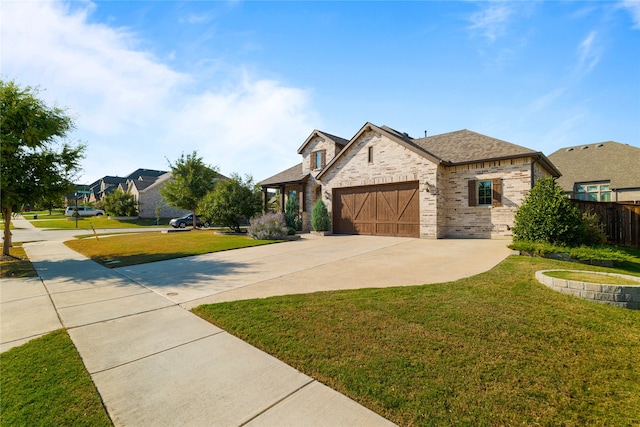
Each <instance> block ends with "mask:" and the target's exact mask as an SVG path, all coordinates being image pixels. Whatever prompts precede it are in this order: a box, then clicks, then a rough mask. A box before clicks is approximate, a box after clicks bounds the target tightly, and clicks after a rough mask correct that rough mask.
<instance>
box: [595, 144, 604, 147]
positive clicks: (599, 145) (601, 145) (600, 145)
mask: <svg viewBox="0 0 640 427" xmlns="http://www.w3.org/2000/svg"><path fill="white" fill-rule="evenodd" d="M596 147H598V148H600V147H604V144H598V145H596Z"/></svg>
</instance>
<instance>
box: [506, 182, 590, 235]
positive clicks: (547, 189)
mask: <svg viewBox="0 0 640 427" xmlns="http://www.w3.org/2000/svg"><path fill="white" fill-rule="evenodd" d="M514 222H515V225H514V227H513V240H514V241H523V240H526V241H530V242H542V243H551V244H559V245H569V246H578V245H580V244H581V243H583V242H584V240H585V226H584V223H583V220H582V212H580V209H578V208H577V207H576V206H574V205H573V203H571V201H570V200H569V199H568V198H567V196H565V194H564V191H563V190H562V188H560V187H559V186H558V184H557V183H556V182H555V180H554V179H553V178H549V177H545V178H541V179H539V180H538V181H537V182H536V184H535V185H534V186H533V188H532V189H531V191H530V192H529V194H528V195H527V197H526V198H525V199H524V202H523V203H522V205H521V206H520V207H519V208H518V211H517V212H516V215H515V221H514Z"/></svg>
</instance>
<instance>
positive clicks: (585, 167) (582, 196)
mask: <svg viewBox="0 0 640 427" xmlns="http://www.w3.org/2000/svg"><path fill="white" fill-rule="evenodd" d="M549 160H551V161H552V162H553V164H554V165H556V167H557V168H558V169H559V170H560V172H562V176H561V177H560V178H559V179H558V184H559V185H560V186H561V187H562V189H563V190H564V191H565V193H567V195H568V196H569V197H570V198H572V199H578V200H590V201H597V202H633V203H640V148H638V147H632V146H630V145H627V144H621V143H619V142H614V141H608V142H600V143H597V144H589V145H581V146H578V147H567V148H561V149H560V150H558V151H556V152H555V153H553V154H551V155H550V156H549Z"/></svg>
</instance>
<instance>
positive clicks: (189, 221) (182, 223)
mask: <svg viewBox="0 0 640 427" xmlns="http://www.w3.org/2000/svg"><path fill="white" fill-rule="evenodd" d="M169 225H171V226H172V227H173V228H185V227H187V226H190V225H193V214H189V215H185V216H181V217H180V218H173V219H172V220H171V221H169ZM209 225H211V224H209V221H207V220H204V221H203V220H202V218H200V216H197V217H196V227H204V228H209Z"/></svg>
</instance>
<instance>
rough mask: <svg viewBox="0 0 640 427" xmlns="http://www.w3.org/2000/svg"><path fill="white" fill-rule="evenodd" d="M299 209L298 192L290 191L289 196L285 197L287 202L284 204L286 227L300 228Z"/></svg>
mask: <svg viewBox="0 0 640 427" xmlns="http://www.w3.org/2000/svg"><path fill="white" fill-rule="evenodd" d="M299 211H300V205H299V204H298V193H296V192H295V191H290V192H289V197H287V203H285V205H284V219H285V221H286V222H287V227H289V228H291V229H293V230H300V229H301V228H302V219H301V218H300V212H299Z"/></svg>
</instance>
